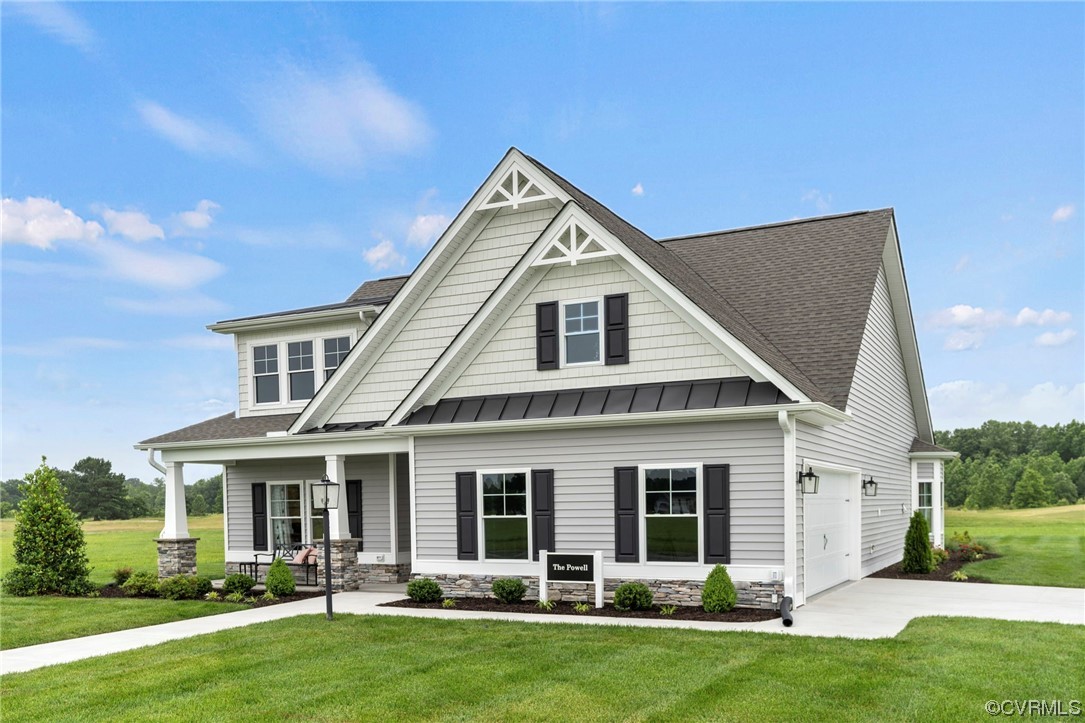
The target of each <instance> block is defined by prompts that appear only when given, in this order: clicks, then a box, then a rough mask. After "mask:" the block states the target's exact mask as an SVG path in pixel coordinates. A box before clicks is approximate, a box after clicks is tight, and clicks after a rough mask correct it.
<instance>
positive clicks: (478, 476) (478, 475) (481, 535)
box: [475, 467, 537, 564]
mask: <svg viewBox="0 0 1085 723" xmlns="http://www.w3.org/2000/svg"><path fill="white" fill-rule="evenodd" d="M488 474H522V475H524V490H525V493H526V497H527V502H526V504H527V513H526V514H525V517H527V558H526V559H524V560H512V559H509V558H505V557H492V558H491V557H486V520H487V519H488V518H487V517H486V512H485V508H484V507H483V504H482V503H483V498H482V488H483V484H482V478H483V476H484V475H488ZM475 487H476V488H477V489H476V491H475V497H476V499H477V500H478V501H477V502H476V504H477V505H478V506H477V508H476V509H477V510H478V558H479V560H480V561H481V562H501V563H510V564H523V563H527V564H532V554H531V541H532V540H533V539H534V538H533V537H532V536H531V535H532V532H534V522H533V520H532V517H534V515H532V514H531V510H532V509H533V508H532V506H531V502H532V499H531V468H529V467H528V468H508V467H504V468H497V469H479V470H475ZM502 517H511V516H509V515H502ZM489 519H493V518H489ZM514 519H518V518H514ZM536 564H537V563H536Z"/></svg>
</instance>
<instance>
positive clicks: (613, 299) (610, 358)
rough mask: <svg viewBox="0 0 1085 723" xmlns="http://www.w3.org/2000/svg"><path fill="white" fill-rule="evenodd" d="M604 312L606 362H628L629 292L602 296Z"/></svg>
mask: <svg viewBox="0 0 1085 723" xmlns="http://www.w3.org/2000/svg"><path fill="white" fill-rule="evenodd" d="M603 307H604V309H605V313H606V321H605V323H606V327H605V334H606V357H605V358H606V363H607V364H628V363H629V294H611V295H610V296H606V297H604V298H603Z"/></svg>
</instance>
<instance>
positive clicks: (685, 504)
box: [644, 467, 700, 562]
mask: <svg viewBox="0 0 1085 723" xmlns="http://www.w3.org/2000/svg"><path fill="white" fill-rule="evenodd" d="M697 477H698V468H697V467H646V468H644V538H645V559H646V560H647V561H648V562H698V561H699V560H700V552H699V551H700V548H699V546H698V540H699V534H698V530H699V527H698V508H697V488H698V485H697Z"/></svg>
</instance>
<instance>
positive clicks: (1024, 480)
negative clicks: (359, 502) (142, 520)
mask: <svg viewBox="0 0 1085 723" xmlns="http://www.w3.org/2000/svg"><path fill="white" fill-rule="evenodd" d="M1049 496H1050V492H1049V490H1048V489H1047V485H1045V484H1044V478H1043V477H1042V476H1040V473H1039V472H1037V471H1036V470H1034V469H1033V468H1032V467H1029V468H1028V469H1026V470H1025V473H1024V474H1023V475H1021V481H1020V482H1018V483H1017V486H1016V487H1014V488H1013V506H1014V507H1046V506H1047V501H1048V498H1049ZM23 504H26V503H25V502H24V503H23Z"/></svg>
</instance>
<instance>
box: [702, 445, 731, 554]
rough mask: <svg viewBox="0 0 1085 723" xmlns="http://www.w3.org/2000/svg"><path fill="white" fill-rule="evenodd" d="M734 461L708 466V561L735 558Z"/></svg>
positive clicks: (705, 500)
mask: <svg viewBox="0 0 1085 723" xmlns="http://www.w3.org/2000/svg"><path fill="white" fill-rule="evenodd" d="M730 507H731V465H729V464H706V465H705V467H704V515H705V521H704V523H705V524H704V556H705V559H704V561H705V563H706V564H707V563H712V564H715V563H722V564H725V565H726V564H729V563H730V562H731V510H730Z"/></svg>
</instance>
